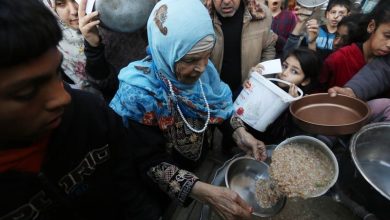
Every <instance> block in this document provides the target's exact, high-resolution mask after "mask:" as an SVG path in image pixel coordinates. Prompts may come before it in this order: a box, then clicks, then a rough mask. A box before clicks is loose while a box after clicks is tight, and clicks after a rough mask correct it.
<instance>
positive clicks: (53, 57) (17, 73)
mask: <svg viewBox="0 0 390 220" xmlns="http://www.w3.org/2000/svg"><path fill="white" fill-rule="evenodd" d="M61 60H62V55H61V53H60V52H59V51H58V49H57V48H52V49H50V50H48V51H47V52H46V53H45V54H43V55H42V56H40V57H38V58H36V59H34V60H32V61H30V62H27V63H24V64H20V65H17V66H14V67H10V68H6V69H0V106H1V108H0V145H1V144H5V145H6V144H7V143H12V142H19V141H32V140H35V139H36V138H39V137H40V136H42V135H44V134H46V133H47V132H49V131H50V130H52V129H54V128H56V127H58V126H59V124H60V122H61V116H62V114H63V113H64V107H65V106H66V105H67V104H69V102H70V100H71V98H70V95H69V94H68V93H67V92H66V91H65V89H64V87H63V83H62V80H61V78H60V65H61Z"/></svg>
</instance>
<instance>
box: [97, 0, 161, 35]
mask: <svg viewBox="0 0 390 220" xmlns="http://www.w3.org/2000/svg"><path fill="white" fill-rule="evenodd" d="M156 2H157V0H96V3H95V8H96V11H98V12H99V19H100V21H101V22H102V25H103V26H104V27H106V28H108V29H110V30H113V31H117V32H124V33H131V32H135V31H137V30H138V29H140V28H142V27H144V26H145V25H146V22H147V21H148V18H149V15H150V13H151V12H152V9H153V7H154V5H155V4H156Z"/></svg>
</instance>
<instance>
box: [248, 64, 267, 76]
mask: <svg viewBox="0 0 390 220" xmlns="http://www.w3.org/2000/svg"><path fill="white" fill-rule="evenodd" d="M263 70H264V66H263V65H261V64H260V63H259V64H257V65H256V66H254V67H252V68H251V70H250V71H249V72H258V73H260V74H263Z"/></svg>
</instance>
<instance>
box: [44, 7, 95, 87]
mask: <svg viewBox="0 0 390 220" xmlns="http://www.w3.org/2000/svg"><path fill="white" fill-rule="evenodd" d="M42 1H43V3H44V4H45V5H46V6H47V7H48V8H49V9H50V10H51V11H52V12H53V14H54V15H55V17H56V18H57V20H58V23H59V25H60V27H61V29H62V34H63V39H62V40H61V41H60V43H59V46H58V49H59V50H60V51H61V53H62V55H63V57H64V59H63V62H62V68H63V70H64V72H65V74H66V75H67V76H68V77H69V78H70V79H71V80H72V81H73V82H74V85H71V86H72V87H73V88H77V89H82V88H83V87H84V86H86V85H87V84H88V83H87V75H86V72H85V65H86V57H85V54H84V38H83V35H82V34H81V33H80V31H79V30H75V29H73V28H71V27H69V26H68V25H66V24H65V23H64V22H63V21H62V20H61V19H60V17H59V16H58V15H57V13H56V11H55V0H42Z"/></svg>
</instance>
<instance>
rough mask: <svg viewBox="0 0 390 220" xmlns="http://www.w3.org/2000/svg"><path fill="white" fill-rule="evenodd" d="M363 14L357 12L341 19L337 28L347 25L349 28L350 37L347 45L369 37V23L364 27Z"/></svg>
mask: <svg viewBox="0 0 390 220" xmlns="http://www.w3.org/2000/svg"><path fill="white" fill-rule="evenodd" d="M363 17H364V15H363V14H360V13H356V14H351V15H349V16H345V17H343V19H341V21H340V22H339V23H338V24H337V28H339V27H341V26H346V27H347V28H348V39H347V41H346V42H345V45H349V44H351V43H356V42H364V41H365V40H366V39H367V36H366V35H367V30H366V29H367V25H366V26H365V27H362V25H361V24H362V22H363V21H361V20H362V18H363Z"/></svg>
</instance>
